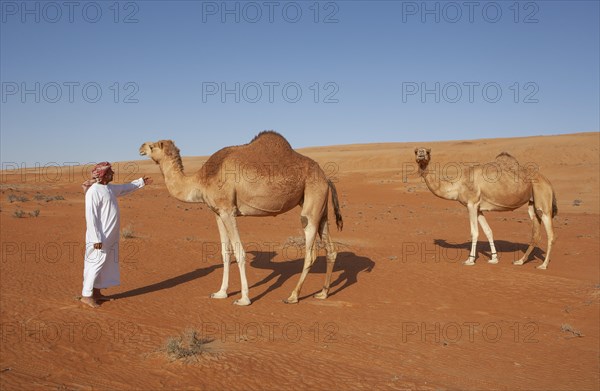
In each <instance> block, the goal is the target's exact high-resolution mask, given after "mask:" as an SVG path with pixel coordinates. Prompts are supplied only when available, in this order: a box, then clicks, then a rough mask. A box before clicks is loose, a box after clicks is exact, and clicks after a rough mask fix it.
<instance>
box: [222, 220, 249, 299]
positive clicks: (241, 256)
mask: <svg viewBox="0 0 600 391" xmlns="http://www.w3.org/2000/svg"><path fill="white" fill-rule="evenodd" d="M221 219H222V221H223V225H224V227H225V229H226V231H227V236H228V237H229V241H230V245H231V246H233V249H234V252H235V258H236V260H237V263H238V267H239V269H240V281H241V283H242V298H241V299H238V300H235V301H234V302H233V304H236V305H250V298H249V297H248V279H247V278H246V252H245V250H244V247H243V246H242V240H241V239H240V234H239V232H238V228H237V223H236V221H235V216H234V214H233V212H229V213H224V214H223V215H221Z"/></svg>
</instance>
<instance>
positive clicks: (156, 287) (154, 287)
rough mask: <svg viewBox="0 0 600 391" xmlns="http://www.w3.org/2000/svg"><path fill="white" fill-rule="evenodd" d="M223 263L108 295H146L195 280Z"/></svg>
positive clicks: (108, 297) (121, 297) (114, 297)
mask: <svg viewBox="0 0 600 391" xmlns="http://www.w3.org/2000/svg"><path fill="white" fill-rule="evenodd" d="M222 267H223V265H222V264H216V265H211V266H209V267H205V268H201V269H196V270H193V271H191V272H188V273H184V274H181V275H179V276H176V277H172V278H169V279H168V280H164V281H161V282H157V283H154V284H150V285H146V286H143V287H140V288H135V289H131V290H128V291H126V292H121V293H116V294H114V295H110V296H107V299H109V300H118V299H124V298H126V297H133V296H138V295H144V294H146V293H152V292H156V291H160V290H163V289H169V288H173V287H176V286H177V285H180V284H184V283H186V282H190V281H193V280H195V279H198V278H201V277H204V276H207V275H209V274H210V273H212V272H213V271H215V270H216V269H219V268H222Z"/></svg>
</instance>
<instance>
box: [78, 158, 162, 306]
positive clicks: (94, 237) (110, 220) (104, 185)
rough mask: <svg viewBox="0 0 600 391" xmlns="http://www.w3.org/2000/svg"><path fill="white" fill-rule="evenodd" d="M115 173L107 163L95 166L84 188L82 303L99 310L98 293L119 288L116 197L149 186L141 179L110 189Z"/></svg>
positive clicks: (117, 210)
mask: <svg viewBox="0 0 600 391" xmlns="http://www.w3.org/2000/svg"><path fill="white" fill-rule="evenodd" d="M113 176H114V172H113V170H112V167H111V166H110V163H108V162H102V163H98V164H97V165H96V166H95V167H94V169H93V171H92V179H90V180H89V181H86V182H85V183H84V184H83V188H84V191H85V220H86V234H85V242H86V246H85V262H84V267H83V290H82V292H81V295H82V297H81V301H82V302H83V303H85V304H87V305H89V306H90V307H94V308H95V307H98V300H101V299H102V298H103V296H102V294H101V293H100V289H104V288H108V287H111V286H116V285H119V283H120V275H119V236H120V218H119V215H120V213H119V205H118V203H117V197H120V196H123V195H125V194H129V193H131V192H133V191H135V190H137V189H140V188H142V187H144V186H145V185H147V184H150V183H152V179H151V178H148V177H143V178H139V179H136V180H134V181H133V182H131V183H125V184H122V185H113V184H110V182H111V181H112V180H113Z"/></svg>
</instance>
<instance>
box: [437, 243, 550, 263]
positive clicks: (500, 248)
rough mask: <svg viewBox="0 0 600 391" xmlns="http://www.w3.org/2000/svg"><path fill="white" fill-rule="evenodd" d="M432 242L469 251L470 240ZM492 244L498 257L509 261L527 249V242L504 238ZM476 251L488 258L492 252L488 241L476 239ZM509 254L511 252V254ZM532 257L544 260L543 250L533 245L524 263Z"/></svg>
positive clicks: (520, 255)
mask: <svg viewBox="0 0 600 391" xmlns="http://www.w3.org/2000/svg"><path fill="white" fill-rule="evenodd" d="M433 243H434V244H435V245H436V246H439V247H442V248H448V249H460V250H466V251H467V252H469V251H471V242H465V243H448V242H447V241H446V240H445V239H435V240H434V241H433ZM494 245H495V246H496V252H497V253H498V257H499V258H500V259H502V258H505V259H508V260H509V261H510V262H511V263H512V262H513V261H517V260H519V259H521V257H522V256H523V254H525V251H527V247H529V244H523V243H513V242H507V241H505V240H494ZM477 253H478V254H482V255H484V256H486V257H488V258H491V257H492V253H491V250H490V243H489V242H487V241H486V242H484V241H478V242H477ZM503 254H505V255H504V256H503ZM509 254H511V255H512V256H511V255H509ZM534 259H539V260H542V261H543V260H544V251H542V249H540V248H539V247H537V246H536V247H534V249H533V250H532V251H531V254H529V259H527V260H525V262H524V263H529V262H531V261H533V260H534Z"/></svg>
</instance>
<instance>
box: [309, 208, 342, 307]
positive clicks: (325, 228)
mask: <svg viewBox="0 0 600 391" xmlns="http://www.w3.org/2000/svg"><path fill="white" fill-rule="evenodd" d="M320 230H321V238H322V239H323V242H325V249H326V250H327V271H326V273H325V285H323V290H322V291H321V292H319V293H317V294H315V296H314V297H315V298H316V299H326V298H327V296H328V295H329V285H330V284H331V274H332V272H333V266H334V265H335V259H336V258H337V252H336V251H335V245H334V244H333V242H332V241H331V236H329V223H328V221H327V218H326V216H325V218H324V219H323V220H321V227H320Z"/></svg>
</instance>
